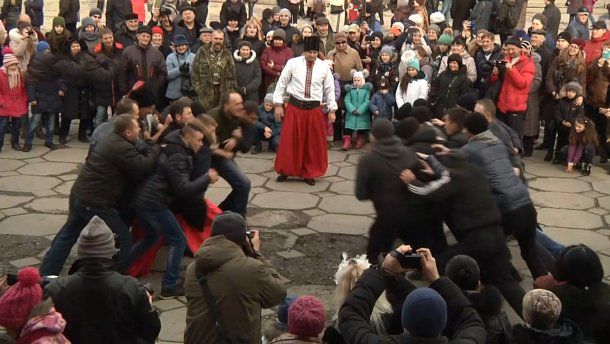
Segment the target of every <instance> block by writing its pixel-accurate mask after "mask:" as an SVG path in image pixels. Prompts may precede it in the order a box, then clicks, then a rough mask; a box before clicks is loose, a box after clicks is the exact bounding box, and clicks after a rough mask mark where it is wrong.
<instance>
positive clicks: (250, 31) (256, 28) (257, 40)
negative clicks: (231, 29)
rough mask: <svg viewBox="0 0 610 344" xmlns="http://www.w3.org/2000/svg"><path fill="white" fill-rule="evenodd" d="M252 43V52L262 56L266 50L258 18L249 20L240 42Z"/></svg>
mask: <svg viewBox="0 0 610 344" xmlns="http://www.w3.org/2000/svg"><path fill="white" fill-rule="evenodd" d="M243 41H246V42H250V44H251V45H252V50H254V51H255V52H256V56H262V55H263V51H264V50H265V40H264V36H263V30H262V28H261V24H260V21H259V20H258V19H257V18H256V17H252V19H250V20H248V21H247V22H246V24H245V25H244V30H243V33H242V36H241V40H240V42H243Z"/></svg>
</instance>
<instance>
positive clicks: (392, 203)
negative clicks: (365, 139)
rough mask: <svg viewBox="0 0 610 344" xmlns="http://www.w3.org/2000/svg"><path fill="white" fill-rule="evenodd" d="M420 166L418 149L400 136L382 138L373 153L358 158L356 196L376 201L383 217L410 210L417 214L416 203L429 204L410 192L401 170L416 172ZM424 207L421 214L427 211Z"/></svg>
mask: <svg viewBox="0 0 610 344" xmlns="http://www.w3.org/2000/svg"><path fill="white" fill-rule="evenodd" d="M418 165H419V163H418V159H417V155H415V152H414V151H413V150H412V149H411V148H409V147H405V146H404V145H403V144H402V142H400V139H399V138H398V137H396V136H393V137H391V138H386V139H381V140H378V141H377V142H375V143H374V144H373V145H372V150H371V152H368V153H366V154H364V155H362V157H361V158H360V160H359V161H358V167H357V170H356V198H357V199H359V200H368V199H370V200H371V201H373V206H374V207H375V210H376V212H377V214H378V216H379V217H381V216H384V215H387V216H401V217H402V216H404V215H405V211H407V210H408V213H411V214H416V212H415V213H413V209H412V206H413V205H416V204H417V203H419V204H420V205H419V207H421V208H426V207H425V206H422V202H421V200H420V199H419V197H414V195H413V194H411V193H410V192H409V190H408V188H407V185H406V184H405V183H403V182H402V180H400V173H401V172H402V170H404V169H410V170H413V171H415V170H417V169H418V168H419V167H418ZM409 200H410V202H409ZM427 203H428V202H423V204H427ZM419 207H418V208H419ZM424 210H425V209H422V213H420V215H421V214H425V212H424Z"/></svg>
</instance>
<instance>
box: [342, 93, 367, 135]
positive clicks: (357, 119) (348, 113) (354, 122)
mask: <svg viewBox="0 0 610 344" xmlns="http://www.w3.org/2000/svg"><path fill="white" fill-rule="evenodd" d="M372 89H373V86H372V85H371V84H370V83H368V82H367V83H365V84H364V85H362V87H360V88H356V87H354V86H352V85H345V128H346V129H352V130H369V129H371V113H370V112H369V103H370V101H371V90H372ZM354 111H357V113H356V114H355V113H354Z"/></svg>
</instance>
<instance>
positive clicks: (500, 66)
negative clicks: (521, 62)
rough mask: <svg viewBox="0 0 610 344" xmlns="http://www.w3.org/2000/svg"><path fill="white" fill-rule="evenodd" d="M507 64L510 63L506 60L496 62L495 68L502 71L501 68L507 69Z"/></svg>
mask: <svg viewBox="0 0 610 344" xmlns="http://www.w3.org/2000/svg"><path fill="white" fill-rule="evenodd" d="M506 63H508V61H505V60H496V61H495V66H496V67H497V68H498V69H500V68H505V67H506Z"/></svg>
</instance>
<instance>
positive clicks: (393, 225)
mask: <svg viewBox="0 0 610 344" xmlns="http://www.w3.org/2000/svg"><path fill="white" fill-rule="evenodd" d="M414 216H415V215H413V214H411V215H407V214H404V213H403V214H402V215H399V216H390V215H378V216H377V218H376V219H375V222H374V223H373V225H372V226H371V228H370V229H369V241H368V244H367V248H366V254H367V257H368V259H369V261H370V262H371V264H377V263H378V262H377V259H378V257H379V254H380V253H383V252H389V251H390V250H392V249H393V244H394V240H396V239H400V240H402V241H403V243H404V244H405V245H411V247H412V248H413V249H414V250H415V249H418V248H429V249H430V251H431V252H432V254H433V255H434V256H438V255H439V254H441V253H442V252H443V251H444V250H445V249H446V248H447V239H446V238H445V232H444V231H443V223H442V221H441V219H440V218H439V219H414ZM405 218H411V219H410V220H407V219H405Z"/></svg>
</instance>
